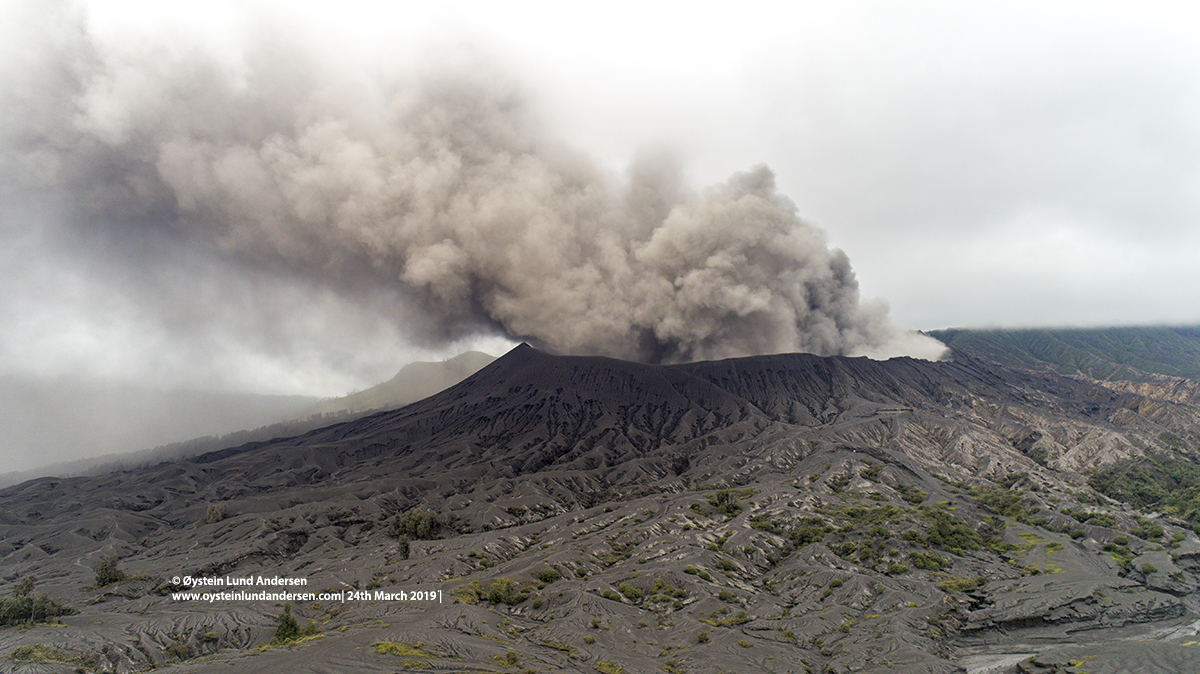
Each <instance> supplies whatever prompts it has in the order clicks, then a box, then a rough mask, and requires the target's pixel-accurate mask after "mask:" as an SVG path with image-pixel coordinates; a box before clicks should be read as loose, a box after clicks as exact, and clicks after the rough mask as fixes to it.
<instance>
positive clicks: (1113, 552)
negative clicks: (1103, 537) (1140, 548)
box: [1104, 536, 1135, 569]
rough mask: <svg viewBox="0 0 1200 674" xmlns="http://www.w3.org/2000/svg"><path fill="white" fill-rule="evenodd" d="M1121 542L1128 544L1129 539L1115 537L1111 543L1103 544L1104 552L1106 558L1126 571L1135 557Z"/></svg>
mask: <svg viewBox="0 0 1200 674" xmlns="http://www.w3.org/2000/svg"><path fill="white" fill-rule="evenodd" d="M1122 540H1123V541H1125V543H1128V542H1129V539H1127V538H1125V537H1124V536H1117V537H1116V538H1114V539H1113V542H1112V543H1105V544H1104V551H1105V552H1107V553H1108V556H1109V557H1111V558H1112V560H1113V561H1114V562H1116V563H1117V566H1119V567H1121V568H1122V569H1127V568H1129V562H1131V561H1133V558H1134V557H1135V555H1134V554H1133V551H1132V550H1130V549H1129V547H1128V546H1127V545H1126V544H1125V543H1122V542H1120V541H1122Z"/></svg>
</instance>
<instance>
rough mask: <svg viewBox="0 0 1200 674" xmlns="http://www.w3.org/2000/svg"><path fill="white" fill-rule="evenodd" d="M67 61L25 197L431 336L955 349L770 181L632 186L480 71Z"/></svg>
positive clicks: (9, 140) (641, 347)
mask: <svg viewBox="0 0 1200 674" xmlns="http://www.w3.org/2000/svg"><path fill="white" fill-rule="evenodd" d="M47 49H50V50H52V53H49V54H48V56H47V58H46V59H45V60H44V61H43V62H42V64H41V69H40V70H34V71H31V72H30V73H28V74H26V75H25V76H24V77H25V84H26V86H25V87H22V88H16V89H13V90H11V91H10V93H9V94H8V96H9V100H8V101H6V103H7V104H8V106H9V107H8V109H9V110H17V111H19V114H15V115H13V116H12V117H11V119H15V120H17V121H16V122H10V123H9V126H8V127H7V128H5V129H4V134H5V138H4V150H3V151H4V157H5V166H4V167H3V172H4V175H5V176H6V178H7V179H8V181H9V184H10V185H16V186H17V187H18V188H19V189H21V190H25V191H30V190H34V191H37V192H38V193H40V194H43V195H52V196H54V197H55V198H57V199H59V200H60V201H62V202H65V203H68V204H69V207H70V208H72V209H74V211H75V216H74V219H75V220H76V221H79V222H87V223H100V222H105V223H123V224H120V225H111V226H114V227H117V226H119V227H124V228H131V227H132V228H134V229H137V228H152V229H162V230H165V231H168V232H170V233H171V234H172V235H173V236H178V237H181V238H183V239H186V240H188V241H191V242H200V243H201V244H203V243H205V242H207V243H208V244H211V245H213V246H214V247H215V249H216V250H219V251H220V252H221V253H222V254H223V255H224V256H228V257H229V258H232V259H234V260H239V261H243V262H247V263H252V264H253V265H255V266H257V267H268V268H276V269H278V270H279V271H280V272H281V273H286V274H291V275H300V276H302V277H305V278H306V279H308V280H310V281H312V280H317V281H319V282H320V283H322V284H325V285H326V286H328V287H334V288H338V289H340V291H341V292H345V293H348V294H351V295H352V294H354V293H356V292H360V291H361V290H362V289H364V288H384V289H387V290H388V291H389V292H396V293H398V295H399V296H400V297H401V298H402V301H403V302H406V303H410V304H412V303H415V304H416V306H417V307H418V308H419V311H416V312H414V311H412V310H411V307H410V309H409V310H407V311H405V312H404V313H403V315H404V316H412V315H415V314H418V315H420V316H422V317H423V320H422V321H416V322H412V323H411V324H407V325H406V326H405V329H406V330H408V331H409V333H410V334H411V335H412V336H413V337H414V338H415V339H418V340H425V341H432V342H436V341H437V340H439V339H447V338H452V337H455V336H461V335H464V334H470V333H471V332H473V331H496V330H499V331H501V332H502V333H503V334H506V335H508V336H510V337H512V338H514V339H525V340H531V341H533V342H535V343H537V344H540V345H542V346H544V347H547V348H549V349H551V350H554V351H557V352H563V353H576V354H583V353H586V354H605V355H611V356H617V357H623V358H634V359H640V360H647V361H681V360H682V361H686V360H695V359H710V358H723V357H731V356H741V355H751V354H762V353H776V352H790V351H805V352H811V353H816V354H822V355H832V354H869V355H876V356H879V355H897V354H899V353H908V354H911V355H918V356H923V357H937V355H938V354H940V352H941V347H940V345H939V344H936V343H935V342H933V341H932V340H927V339H926V338H923V337H921V336H917V335H914V334H912V333H909V332H907V331H904V330H903V329H900V328H898V327H896V326H895V325H893V324H892V323H890V322H889V321H888V320H887V317H886V308H885V307H884V306H883V305H881V304H864V303H862V302H860V300H859V295H858V286H857V282H856V281H855V277H854V273H853V271H852V270H851V267H850V263H849V260H848V259H847V258H846V256H845V254H843V253H842V252H841V251H840V250H830V249H829V247H828V246H827V245H826V243H825V242H824V240H823V239H822V237H821V235H820V233H819V232H817V231H816V230H814V229H813V228H812V227H810V226H809V225H807V224H806V223H804V222H803V221H802V220H801V219H800V218H799V217H798V215H797V209H796V206H795V205H794V204H793V203H792V202H791V201H790V200H789V199H788V198H787V197H785V196H783V195H781V194H779V193H778V192H777V190H776V187H775V180H774V175H773V174H772V172H771V171H770V170H769V169H768V168H767V167H765V166H758V167H755V168H752V169H750V170H749V171H747V172H745V173H737V174H735V175H733V176H732V177H731V178H730V179H729V180H728V181H726V182H724V183H722V184H719V185H714V186H712V187H709V188H707V189H705V190H703V191H702V192H700V193H696V192H694V191H693V190H690V189H688V188H687V187H686V186H685V185H684V184H682V182H681V179H680V176H679V173H680V171H679V169H678V167H677V166H676V165H675V164H674V163H673V162H672V161H671V160H670V159H669V158H663V157H649V158H643V159H640V160H638V161H637V162H635V164H634V166H633V167H632V168H631V169H630V170H629V171H628V172H627V174H626V176H624V177H623V178H615V177H612V176H610V175H608V174H606V173H605V172H603V171H602V170H601V169H599V168H598V167H597V166H596V165H595V164H594V163H593V162H590V161H589V160H587V159H586V158H583V157H581V156H579V155H578V154H577V153H575V152H572V151H571V150H569V149H566V148H564V147H562V146H561V145H559V144H555V143H551V142H548V141H546V140H544V139H542V138H540V137H539V136H538V134H536V133H534V132H533V131H532V130H531V128H532V127H533V126H534V124H533V122H532V121H531V120H530V119H529V115H528V113H527V110H526V106H525V105H524V103H523V99H522V97H521V96H520V95H519V93H518V92H517V91H516V89H515V87H513V86H511V85H510V84H508V83H507V80H505V79H504V78H501V77H498V76H496V74H495V73H491V72H488V71H487V69H483V68H480V67H478V64H477V63H476V64H472V67H471V68H458V69H455V68H449V69H446V70H442V71H437V70H436V69H435V71H434V72H425V73H423V74H422V75H420V76H416V77H411V78H408V79H406V80H404V81H392V82H389V83H387V84H386V85H381V84H379V83H377V82H367V81H364V80H362V79H356V78H351V77H346V76H345V74H344V73H336V74H335V73H328V72H325V71H324V70H323V68H322V67H321V64H319V63H315V62H313V61H312V60H311V59H308V58H307V57H306V56H305V55H304V54H303V53H302V52H300V51H297V50H295V49H291V48H289V47H287V46H286V45H280V44H278V43H276V42H272V41H270V40H266V41H263V42H262V43H261V44H259V45H257V46H256V47H255V48H254V49H252V50H249V51H247V52H246V53H245V54H243V55H241V58H240V59H239V60H238V61H237V62H236V63H232V64H231V63H229V62H227V61H222V60H220V59H218V58H215V57H213V56H210V55H205V54H204V53H203V52H200V51H188V50H186V49H181V48H180V49H167V48H165V47H160V48H142V49H138V50H132V49H129V50H124V51H117V50H112V49H101V48H99V47H97V46H96V45H94V44H93V43H92V42H91V41H90V40H89V38H88V36H87V34H86V32H85V31H83V30H82V29H79V30H76V31H74V32H71V31H67V32H65V33H63V34H61V35H60V36H59V39H58V40H57V41H56V42H54V43H53V44H51V45H49V46H48V47H47ZM468 71H469V72H470V73H472V74H467V73H468ZM481 71H482V73H481ZM33 78H38V80H39V81H38V82H37V86H34V85H33V83H32V79H33ZM130 223H132V224H130ZM89 226H92V225H89ZM398 315H400V314H399V310H398ZM405 320H408V319H405Z"/></svg>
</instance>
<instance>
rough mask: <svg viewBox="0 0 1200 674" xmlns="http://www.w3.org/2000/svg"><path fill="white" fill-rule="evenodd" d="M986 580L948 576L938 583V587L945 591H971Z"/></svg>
mask: <svg viewBox="0 0 1200 674" xmlns="http://www.w3.org/2000/svg"><path fill="white" fill-rule="evenodd" d="M986 582H987V581H986V580H984V579H983V578H950V579H948V580H943V581H942V582H940V583H938V587H940V588H942V589H943V590H945V591H946V592H971V591H972V590H974V589H976V588H978V587H981V586H982V585H983V584H984V583H986Z"/></svg>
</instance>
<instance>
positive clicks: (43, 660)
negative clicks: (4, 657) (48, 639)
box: [8, 644, 100, 669]
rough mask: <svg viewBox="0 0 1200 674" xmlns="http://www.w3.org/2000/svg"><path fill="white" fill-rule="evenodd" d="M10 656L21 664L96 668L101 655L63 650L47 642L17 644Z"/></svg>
mask: <svg viewBox="0 0 1200 674" xmlns="http://www.w3.org/2000/svg"><path fill="white" fill-rule="evenodd" d="M8 658H9V659H10V660H12V661H13V662H16V663H19V664H34V663H36V664H48V665H74V666H76V667H81V668H85V669H95V668H96V667H98V666H99V664H100V656H99V655H97V654H95V653H82V652H79V651H70V650H63V649H61V648H55V647H53V646H47V645H46V644H27V645H25V646H17V647H16V648H14V649H13V650H12V653H10V654H9V656H8Z"/></svg>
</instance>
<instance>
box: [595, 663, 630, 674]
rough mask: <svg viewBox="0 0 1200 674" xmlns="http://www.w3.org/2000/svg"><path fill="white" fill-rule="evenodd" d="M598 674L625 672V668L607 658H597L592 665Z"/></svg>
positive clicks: (621, 673) (622, 673)
mask: <svg viewBox="0 0 1200 674" xmlns="http://www.w3.org/2000/svg"><path fill="white" fill-rule="evenodd" d="M593 667H595V668H596V671H598V672H600V674H625V668H624V667H622V666H620V665H618V664H617V663H615V662H609V661H608V660H597V661H596V664H595V665H593Z"/></svg>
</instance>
